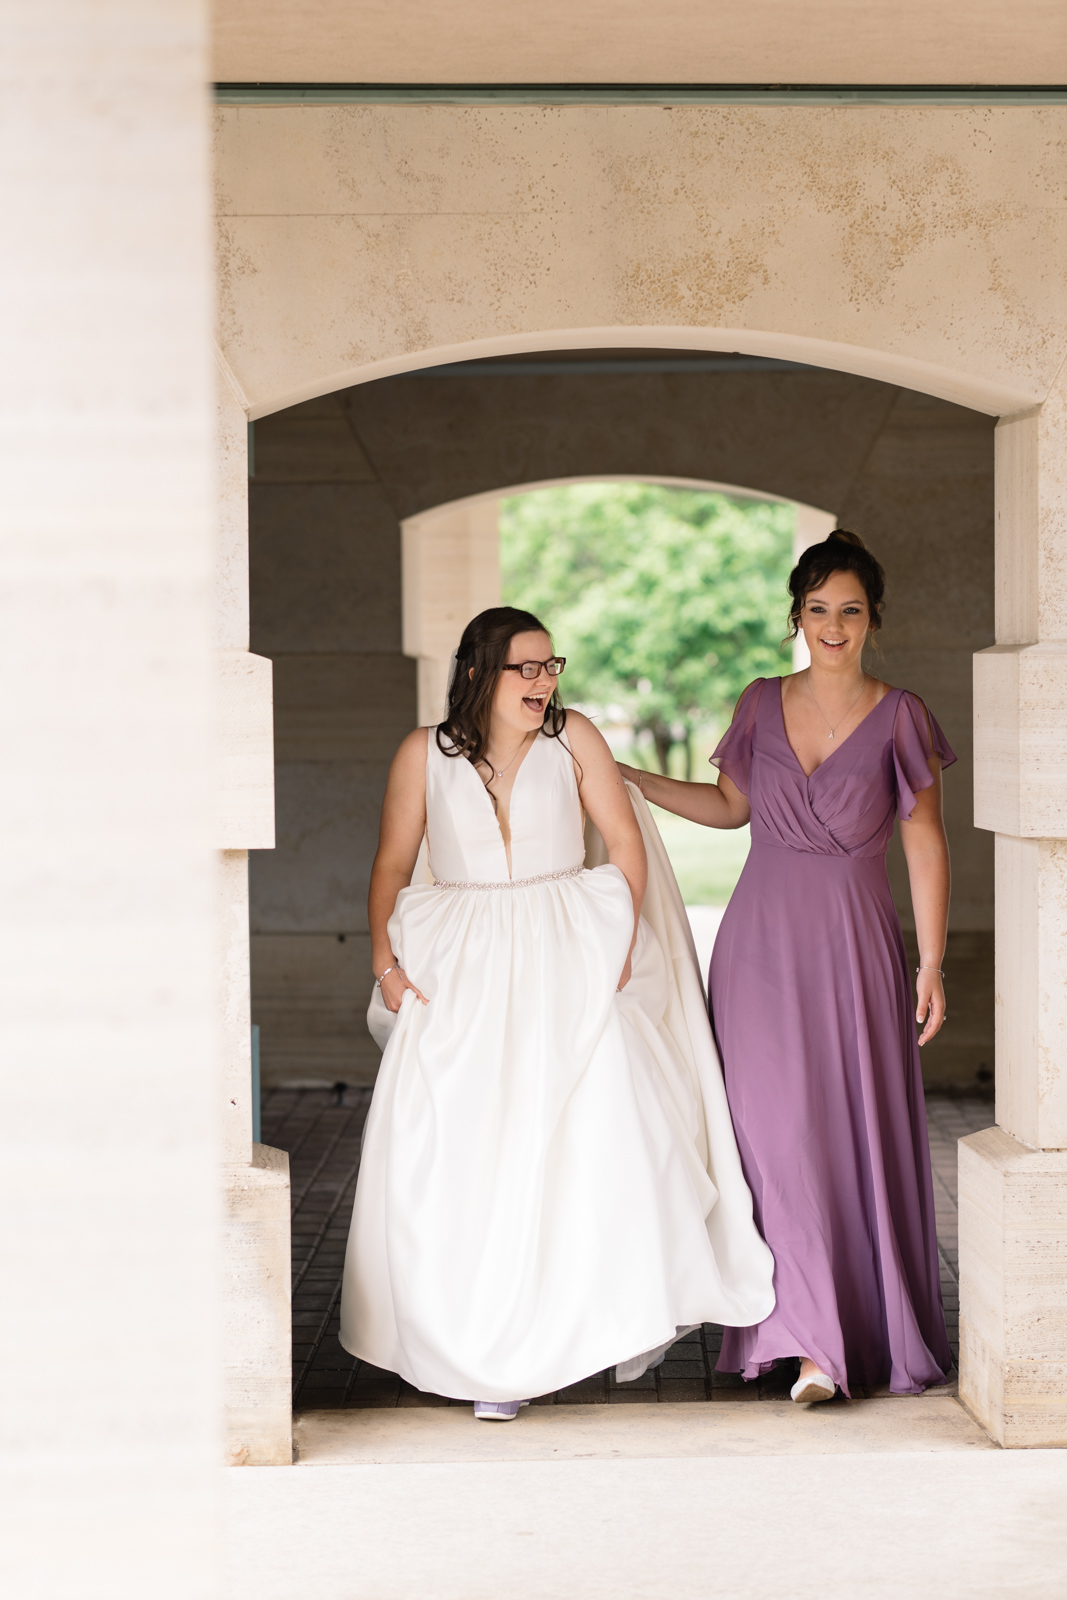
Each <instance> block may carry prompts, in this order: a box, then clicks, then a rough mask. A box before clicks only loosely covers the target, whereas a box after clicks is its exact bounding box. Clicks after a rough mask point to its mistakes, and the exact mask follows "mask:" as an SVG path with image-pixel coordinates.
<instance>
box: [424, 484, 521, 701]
mask: <svg viewBox="0 0 1067 1600" xmlns="http://www.w3.org/2000/svg"><path fill="white" fill-rule="evenodd" d="M401 527H402V530H403V560H404V580H403V581H404V654H405V655H406V656H413V657H414V658H415V659H416V660H417V661H418V664H419V669H418V670H419V723H420V725H426V724H429V723H432V722H440V720H441V716H442V714H443V712H444V706H445V695H446V693H447V690H448V674H449V672H450V670H451V665H452V654H453V652H454V650H455V648H456V646H457V645H458V644H459V641H460V638H461V636H462V633H463V630H464V628H465V627H466V626H467V623H468V622H469V621H470V620H471V618H472V617H476V616H477V615H478V613H479V611H485V610H488V608H489V607H490V606H498V605H499V604H500V502H499V500H498V499H497V498H496V496H495V495H482V496H479V497H478V498H477V499H476V500H460V501H458V502H457V503H456V504H455V505H448V506H441V507H439V508H438V509H437V510H435V511H426V512H424V513H423V514H422V515H421V516H418V517H409V518H408V519H407V521H406V522H404V523H402V524H401Z"/></svg>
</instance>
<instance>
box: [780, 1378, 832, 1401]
mask: <svg viewBox="0 0 1067 1600" xmlns="http://www.w3.org/2000/svg"><path fill="white" fill-rule="evenodd" d="M836 1392H837V1385H836V1384H835V1382H834V1380H833V1378H828V1377H827V1375H826V1373H825V1372H813V1373H811V1375H810V1376H809V1377H807V1378H798V1379H797V1381H796V1383H794V1385H793V1387H792V1388H791V1389H790V1391H789V1398H790V1399H791V1400H792V1401H793V1402H794V1404H796V1405H798V1406H810V1405H814V1404H815V1402H816V1401H817V1400H832V1399H833V1397H834V1395H835V1394H836Z"/></svg>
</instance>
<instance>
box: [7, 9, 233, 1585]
mask: <svg viewBox="0 0 1067 1600" xmlns="http://www.w3.org/2000/svg"><path fill="white" fill-rule="evenodd" d="M206 22H207V15H206V11H205V8H204V7H203V6H202V5H200V4H199V3H194V0H157V3H156V4H153V5H151V6H140V7H138V6H131V5H130V4H129V3H128V0H92V3H90V0H12V3H11V4H9V5H8V6H6V7H5V12H4V48H3V55H2V66H0V73H2V76H3V80H4V81H3V87H2V95H3V102H4V116H3V121H2V124H0V170H2V172H3V219H4V220H3V228H2V230H0V283H2V293H3V301H4V304H5V307H6V308H7V311H8V318H7V322H8V327H7V336H6V338H5V348H4V363H3V375H4V376H3V385H2V387H0V409H2V411H3V418H2V425H0V506H2V511H0V583H2V586H3V596H4V622H3V628H2V629H0V676H2V682H3V685H4V692H3V695H2V696H0V748H2V750H3V761H4V780H3V783H2V784H0V1037H2V1048H0V1281H2V1282H3V1286H4V1300H5V1314H4V1316H3V1318H2V1319H0V1361H2V1364H3V1369H4V1372H5V1374H6V1375H7V1376H8V1378H9V1381H8V1382H7V1384H6V1385H5V1398H4V1438H5V1450H4V1458H3V1477H2V1482H0V1495H2V1499H3V1506H4V1514H5V1515H4V1525H5V1526H4V1551H3V1569H4V1578H5V1592H6V1593H7V1594H9V1595H12V1596H15V1595H30V1594H34V1595H42V1596H44V1595H49V1596H54V1595H77V1594H88V1593H90V1592H93V1593H102V1592H106V1593H107V1595H108V1596H109V1597H110V1600H144V1597H145V1596H148V1595H151V1596H152V1597H153V1600H212V1597H214V1596H217V1595H219V1594H220V1593H221V1588H220V1586H219V1585H220V1572H219V1564H220V1562H219V1557H220V1552H219V1541H218V1520H219V1509H220V1508H219V1505H218V1496H219V1480H218V1468H217V1462H218V1459H219V1453H220V1446H221V1436H220V1435H221V1430H220V1425H219V1417H220V1403H219V1402H220V1384H219V1320H220V1307H219V1288H218V1284H219V1238H220V1232H221V1216H220V1204H219V1182H218V1164H219V1109H218V1053H219V1038H218V1018H217V1008H216V1005H215V964H214V961H213V960H212V929H213V925H214V893H215V861H214V856H213V853H212V849H211V846H212V838H211V833H212V817H211V806H212V786H213V758H212V748H211V744H212V722H213V712H212V694H211V673H210V667H211V575H212V560H213V550H212V543H213V541H212V504H211V502H212V494H211V409H212V387H211V386H212V371H211V362H210V354H209V351H208V348H207V333H208V330H209V328H210V325H211V314H212V302H213V295H212V284H211V251H210V238H209V230H208V223H209V215H210V206H209V193H210V190H209V164H208V150H207V138H206V134H207V108H206V103H205V93H204V79H205V77H206V75H207V66H206V62H207V41H206V38H205V32H206Z"/></svg>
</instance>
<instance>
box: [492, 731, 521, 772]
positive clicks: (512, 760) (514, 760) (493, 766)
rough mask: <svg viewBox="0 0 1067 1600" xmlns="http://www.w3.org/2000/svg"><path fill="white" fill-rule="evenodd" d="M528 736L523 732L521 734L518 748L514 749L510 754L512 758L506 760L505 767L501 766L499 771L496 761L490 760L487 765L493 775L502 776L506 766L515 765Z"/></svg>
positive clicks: (506, 768)
mask: <svg viewBox="0 0 1067 1600" xmlns="http://www.w3.org/2000/svg"><path fill="white" fill-rule="evenodd" d="M528 738H529V734H526V733H524V734H523V736H522V739H521V741H520V743H519V748H518V750H516V752H515V754H514V755H513V756H512V758H511V760H510V761H509V762H508V764H507V766H506V767H501V768H500V770H499V772H498V771H497V766H496V762H495V761H490V763H489V765H490V766H491V767H492V769H493V775H494V777H497V778H502V777H503V776H504V774H505V772H507V770H508V767H513V766H514V765H515V763H516V761H517V760H518V759H519V752H520V751H521V750H523V749H524V747H525V745H526V741H527V739H528Z"/></svg>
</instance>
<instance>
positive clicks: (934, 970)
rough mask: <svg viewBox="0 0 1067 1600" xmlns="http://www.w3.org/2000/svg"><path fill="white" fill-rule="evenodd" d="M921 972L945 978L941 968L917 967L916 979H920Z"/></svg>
mask: <svg viewBox="0 0 1067 1600" xmlns="http://www.w3.org/2000/svg"><path fill="white" fill-rule="evenodd" d="M920 972H936V973H937V974H938V976H939V977H942V978H943V977H944V976H945V974H944V973H943V972H942V971H941V968H940V967H916V968H915V975H916V977H918V975H919V973H920Z"/></svg>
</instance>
